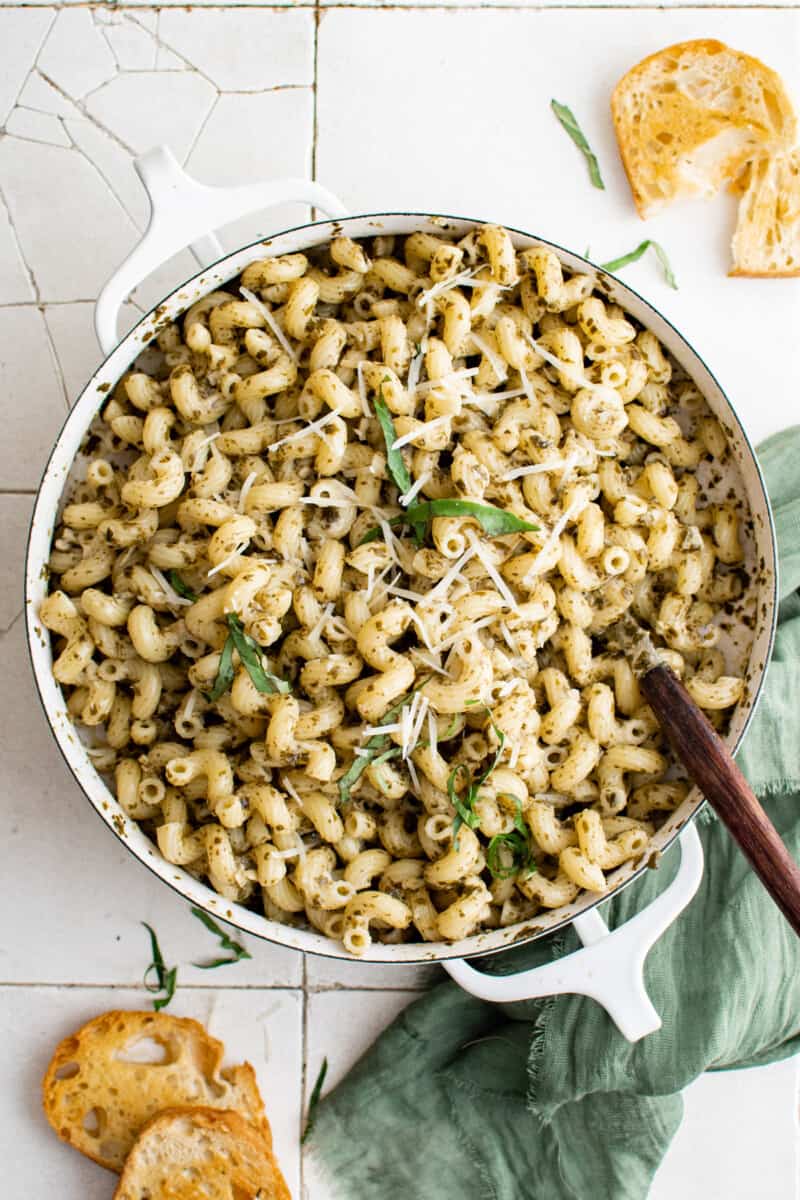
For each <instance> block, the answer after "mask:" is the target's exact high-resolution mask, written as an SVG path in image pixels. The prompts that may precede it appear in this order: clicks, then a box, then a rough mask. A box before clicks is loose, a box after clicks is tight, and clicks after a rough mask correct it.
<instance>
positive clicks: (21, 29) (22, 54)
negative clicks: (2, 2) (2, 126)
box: [0, 8, 53, 122]
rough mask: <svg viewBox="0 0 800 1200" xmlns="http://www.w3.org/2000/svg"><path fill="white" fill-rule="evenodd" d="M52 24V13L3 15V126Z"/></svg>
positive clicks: (0, 29)
mask: <svg viewBox="0 0 800 1200" xmlns="http://www.w3.org/2000/svg"><path fill="white" fill-rule="evenodd" d="M52 23H53V14H52V12H50V11H46V10H42V11H38V12H37V11H36V10H35V9H34V10H31V9H19V8H14V9H11V8H9V9H5V10H3V11H2V12H0V46H2V47H3V70H2V72H0V122H3V121H5V119H6V117H7V116H8V114H9V112H10V111H11V109H12V108H13V107H14V103H15V101H16V98H17V96H18V95H19V90H20V88H21V87H22V85H23V83H24V82H25V76H26V75H27V74H28V71H29V70H30V66H31V63H32V62H33V60H34V59H35V57H36V54H37V52H38V50H39V48H40V47H41V45H42V41H43V40H44V37H45V34H46V33H47V31H48V29H49V28H50V26H51V25H52Z"/></svg>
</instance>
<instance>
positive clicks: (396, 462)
mask: <svg viewBox="0 0 800 1200" xmlns="http://www.w3.org/2000/svg"><path fill="white" fill-rule="evenodd" d="M374 404H375V415H376V416H377V418H378V424H379V425H380V427H381V429H382V430H383V440H384V441H385V442H386V465H387V467H388V468H389V474H390V475H391V477H392V479H393V480H394V482H395V483H396V485H397V487H398V488H399V489H400V495H401V496H402V495H403V494H404V493H405V492H407V491H408V489H409V488H410V487H411V476H410V475H409V473H408V468H407V467H406V464H405V461H404V459H403V456H402V454H401V453H400V451H399V450H395V448H394V444H395V442H396V441H397V430H396V429H395V427H394V421H393V420H392V416H391V413H390V412H389V409H388V407H387V405H386V401H385V400H384V398H383V388H381V389H380V392H379V394H378V395H377V396H376V397H375V401H374Z"/></svg>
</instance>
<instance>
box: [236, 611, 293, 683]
mask: <svg viewBox="0 0 800 1200" xmlns="http://www.w3.org/2000/svg"><path fill="white" fill-rule="evenodd" d="M225 620H226V621H227V623H228V628H229V629H230V631H231V632H230V636H231V638H232V639H233V644H234V647H235V648H236V651H237V653H238V655H239V658H240V659H241V660H242V665H243V666H244V667H246V669H247V674H248V675H249V676H250V678H251V679H252V681H253V683H254V684H255V686H256V687H257V688H258V690H259V692H265V693H267V695H271V694H275V693H276V692H280V693H281V694H282V695H287V694H288V693H289V692H291V690H292V685H291V684H290V683H289V682H288V681H287V680H285V679H281V678H279V676H277V675H273V674H272V672H271V671H267V670H266V669H265V667H264V664H263V662H262V661H261V656H262V654H263V650H262V649H261V647H260V646H259V644H258V642H256V641H254V640H253V638H251V637H250V635H249V633H245V631H244V626H243V625H242V622H241V621H240V620H239V618H238V617H237V616H236V614H235V613H228V615H227V617H226V618H225Z"/></svg>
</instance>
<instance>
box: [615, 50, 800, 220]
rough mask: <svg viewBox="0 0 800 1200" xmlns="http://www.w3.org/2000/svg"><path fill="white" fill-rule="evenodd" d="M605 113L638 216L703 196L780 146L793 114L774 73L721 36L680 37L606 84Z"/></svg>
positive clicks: (790, 131) (791, 133)
mask: <svg viewBox="0 0 800 1200" xmlns="http://www.w3.org/2000/svg"><path fill="white" fill-rule="evenodd" d="M611 113H612V116H613V119H614V127H615V129H616V133H617V140H618V142H619V148H620V153H621V155H622V162H623V164H624V166H625V171H626V173H627V176H628V180H629V181H630V185H631V190H632V192H633V198H634V201H635V203H636V207H637V209H638V210H639V215H640V216H642V217H649V216H652V215H653V213H655V212H657V211H658V210H659V209H660V208H662V207H663V206H664V205H665V204H668V203H669V202H670V201H672V200H674V199H676V198H677V197H679V196H690V195H704V196H710V195H713V194H714V193H715V192H717V191H718V190H719V188H720V187H721V186H722V185H723V184H724V183H725V182H726V181H731V180H733V179H735V178H736V176H737V175H738V174H739V172H740V171H741V170H742V168H743V167H744V166H745V164H746V163H747V162H748V161H749V160H750V159H752V158H755V157H757V156H760V155H761V154H763V153H765V152H767V153H771V152H773V151H779V150H783V149H788V148H789V147H790V146H792V145H793V144H794V140H795V136H796V130H797V121H796V118H795V114H794V110H793V108H792V104H791V101H790V99H789V97H788V96H787V94H786V90H785V88H784V86H783V83H782V81H781V79H780V76H779V75H777V74H776V73H775V71H772V70H770V68H769V67H766V66H764V64H763V63H762V62H759V60H758V59H757V58H751V56H750V55H748V54H742V53H741V52H740V51H738V50H732V49H731V48H730V47H729V46H725V45H724V44H723V43H722V42H715V41H709V40H702V41H694V42H682V43H680V44H679V45H676V46H669V47H667V49H665V50H661V51H659V53H658V54H653V55H651V56H650V57H649V58H646V59H644V61H643V62H640V63H639V64H638V65H637V66H635V67H633V68H632V69H631V70H630V71H628V73H627V75H624V76H623V78H622V79H621V80H620V82H619V83H618V84H617V86H616V88H615V89H614V93H613V96H612V98H611Z"/></svg>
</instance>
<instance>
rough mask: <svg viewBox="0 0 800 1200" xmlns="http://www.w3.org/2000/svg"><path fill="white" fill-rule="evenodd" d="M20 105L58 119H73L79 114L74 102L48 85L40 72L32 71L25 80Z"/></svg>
mask: <svg viewBox="0 0 800 1200" xmlns="http://www.w3.org/2000/svg"><path fill="white" fill-rule="evenodd" d="M19 103H20V104H22V105H24V106H25V108H34V109H36V111H37V112H45V113H53V114H54V115H55V116H58V117H73V116H75V114H76V113H77V112H78V109H77V107H76V106H75V105H74V104H73V103H72V101H71V100H68V99H67V98H66V96H63V95H62V94H61V92H59V91H58V89H57V88H54V87H53V85H52V84H50V83H48V82H47V80H46V79H45V78H44V77H43V76H42V75H40V74H39V72H38V71H31V73H30V75H29V76H28V78H27V79H26V80H25V86H24V87H23V89H22V91H21V92H20V94H19Z"/></svg>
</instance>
